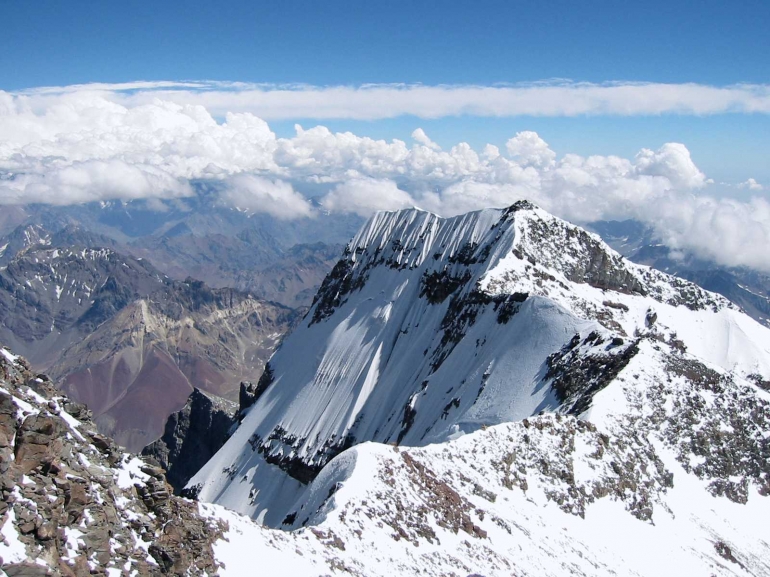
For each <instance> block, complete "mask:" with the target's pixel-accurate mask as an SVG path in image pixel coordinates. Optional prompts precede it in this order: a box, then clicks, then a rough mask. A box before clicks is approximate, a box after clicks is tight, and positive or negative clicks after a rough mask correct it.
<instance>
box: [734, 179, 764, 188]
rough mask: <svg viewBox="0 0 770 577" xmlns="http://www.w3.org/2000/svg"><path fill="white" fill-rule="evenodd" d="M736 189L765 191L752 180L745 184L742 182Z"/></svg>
mask: <svg viewBox="0 0 770 577" xmlns="http://www.w3.org/2000/svg"><path fill="white" fill-rule="evenodd" d="M738 188H746V189H748V190H754V191H760V190H765V187H764V186H762V185H761V184H759V183H758V182H757V181H756V180H754V179H753V178H749V179H748V180H746V182H742V183H740V184H739V185H738Z"/></svg>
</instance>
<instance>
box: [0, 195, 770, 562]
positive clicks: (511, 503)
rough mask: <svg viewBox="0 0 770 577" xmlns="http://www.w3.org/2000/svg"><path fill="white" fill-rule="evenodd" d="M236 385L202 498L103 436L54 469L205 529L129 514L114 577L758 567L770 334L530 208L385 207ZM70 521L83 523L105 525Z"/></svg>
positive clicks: (769, 503) (8, 521)
mask: <svg viewBox="0 0 770 577" xmlns="http://www.w3.org/2000/svg"><path fill="white" fill-rule="evenodd" d="M30 377H31V375H27V376H26V377H25V378H24V379H16V380H15V381H14V383H18V384H14V387H15V389H14V390H15V391H17V392H14V393H13V394H14V395H16V396H17V397H18V396H19V393H18V391H20V392H21V393H22V394H23V395H24V396H23V398H22V400H23V401H25V402H26V403H27V405H23V404H21V405H20V404H19V402H18V401H15V400H14V403H16V406H18V407H20V408H21V409H22V410H26V411H27V414H29V413H31V412H34V411H40V412H42V413H44V414H45V411H54V412H55V411H56V410H58V409H59V407H63V406H65V405H66V401H64V400H61V399H57V398H53V404H51V405H46V403H45V401H44V400H40V401H39V402H38V399H37V397H35V396H34V395H33V394H32V393H31V392H29V391H28V390H27V389H28V387H25V386H24V385H23V383H24V382H25V379H29V378H30ZM243 393H244V394H242V395H241V396H242V401H253V404H252V405H251V406H250V408H248V409H246V410H242V411H241V415H242V416H243V420H242V422H241V424H240V426H239V428H238V429H237V430H236V431H235V432H234V434H233V435H232V436H231V437H230V439H229V441H228V442H227V443H226V444H225V445H224V446H223V447H222V449H221V450H220V451H219V452H218V453H217V454H216V455H215V456H214V457H213V458H212V459H211V460H210V461H209V462H208V463H207V465H206V466H204V468H203V469H202V470H201V471H200V472H199V473H198V474H197V476H196V477H195V478H193V480H192V481H191V482H190V484H189V485H188V487H187V489H186V494H187V495H190V496H193V495H197V497H198V499H199V500H200V501H201V502H200V503H199V504H198V507H197V509H196V510H193V509H191V508H190V507H189V502H187V501H184V500H179V499H177V498H176V497H173V496H169V495H168V494H167V491H168V487H166V493H165V494H164V493H163V491H160V490H159V489H158V483H160V485H161V486H163V483H162V478H161V477H157V479H159V481H153V480H152V479H150V477H152V474H155V473H154V472H153V473H152V474H148V473H146V472H144V471H143V470H142V469H141V464H139V463H134V464H133V465H130V459H127V458H124V457H120V456H118V457H117V459H118V460H117V461H116V462H117V463H118V465H110V464H109V463H106V464H105V465H102V464H101V461H97V457H96V456H94V455H95V453H94V451H97V450H98V447H99V446H100V445H96V446H94V447H93V450H92V447H91V446H90V445H89V443H88V442H87V441H86V443H84V446H83V447H82V449H79V450H86V451H88V460H89V464H93V463H94V462H95V461H96V462H97V467H86V466H84V465H82V464H80V465H78V463H77V460H73V459H70V460H69V461H72V463H71V464H70V462H69V461H68V463H67V465H68V466H71V467H75V466H77V469H78V473H77V474H78V475H82V476H84V478H86V479H88V480H90V479H91V476H92V475H93V474H96V473H97V472H102V473H109V474H110V475H111V476H117V477H118V478H120V477H121V475H125V470H127V469H130V470H131V471H133V473H134V475H135V478H134V479H133V482H134V483H136V484H137V485H139V487H137V488H136V489H135V491H136V494H137V496H139V497H140V500H141V501H142V502H143V501H144V499H145V497H147V500H148V502H149V503H150V505H151V507H154V506H156V505H155V501H154V499H156V498H157V502H159V503H160V504H161V506H162V508H163V510H166V509H168V508H169V507H171V508H172V510H174V508H176V509H179V510H180V511H184V512H185V515H186V517H185V518H184V523H183V525H182V527H181V528H180V529H181V530H185V529H184V528H185V527H188V526H189V527H191V528H192V530H193V531H196V530H197V528H199V527H202V526H203V527H208V528H209V530H210V531H211V532H210V533H207V538H206V539H205V540H198V541H195V545H196V546H197V545H200V546H201V549H200V551H201V553H202V555H201V556H200V559H201V561H202V562H203V563H205V564H206V568H204V567H202V565H201V564H198V565H197V567H195V566H192V565H190V563H191V562H192V563H195V561H196V560H197V559H198V557H197V554H195V555H193V556H192V557H191V556H190V555H188V554H187V551H185V550H184V548H179V547H176V543H177V542H178V540H172V541H171V543H169V539H168V537H169V536H173V535H178V533H176V531H177V529H175V528H174V527H173V526H171V524H169V525H166V524H163V523H156V522H155V520H156V519H158V520H163V519H164V517H163V516H162V515H160V514H158V516H157V517H156V518H152V517H151V518H150V520H149V521H148V523H147V527H146V528H144V529H142V530H143V531H144V534H145V535H146V536H147V537H148V538H149V539H150V541H149V543H151V544H150V545H149V547H148V552H149V554H148V555H144V556H142V555H141V553H142V552H141V551H139V547H140V546H141V545H140V544H139V540H138V539H137V538H136V537H135V536H134V534H133V533H131V532H130V529H133V527H134V526H133V525H130V524H126V523H125V522H124V523H122V525H121V527H123V526H125V527H124V529H125V530H124V529H121V530H120V532H121V534H123V533H126V535H125V536H124V537H123V538H124V539H126V540H127V543H128V544H129V545H130V547H128V546H126V547H125V549H119V548H118V547H117V545H115V547H116V549H115V550H116V551H124V552H127V555H125V557H128V559H126V560H125V562H128V563H129V565H128V566H127V568H133V567H135V566H136V567H138V566H140V565H139V563H145V564H146V565H145V567H147V568H148V570H147V573H148V574H163V573H169V572H171V573H173V572H174V570H177V569H178V570H180V571H181V573H180V574H186V573H184V571H182V569H183V568H184V567H185V566H188V567H189V568H188V569H187V571H188V572H189V573H190V574H209V575H210V574H213V573H216V574H217V575H222V576H225V577H228V576H242V575H252V574H254V572H255V570H262V571H264V572H268V573H276V574H282V575H288V576H292V577H294V576H296V577H306V576H307V577H316V576H319V575H356V576H362V577H363V576H365V577H379V576H383V577H384V576H393V575H431V576H439V575H444V576H446V575H454V576H460V577H468V576H471V575H475V576H478V575H483V576H485V577H496V576H500V577H502V576H506V577H508V576H510V575H529V576H543V575H553V576H556V575H585V576H588V575H590V576H597V575H601V576H604V575H607V576H609V575H615V576H617V575H628V576H632V575H633V576H639V575H649V576H668V575H685V574H686V575H690V574H692V575H720V576H721V575H742V576H745V575H753V576H761V575H770V546H769V545H768V543H767V538H766V523H767V519H768V515H770V499H768V496H770V331H768V329H766V328H764V327H762V326H761V325H759V324H758V323H756V322H755V321H754V320H752V319H750V318H749V317H747V316H746V315H744V314H743V313H742V312H741V311H740V310H739V309H738V308H737V307H736V306H734V305H732V304H730V303H729V302H728V301H726V300H725V299H723V298H722V297H719V296H717V295H714V294H712V293H708V292H706V291H703V290H701V289H699V288H698V287H696V286H695V285H692V284H690V283H688V282H686V281H681V280H679V279H675V278H673V277H669V276H667V275H665V274H662V273H658V272H656V271H653V270H651V269H648V268H646V267H641V266H637V265H635V264H632V263H629V262H627V261H625V260H624V259H623V258H621V257H620V256H619V255H618V254H617V253H615V252H613V251H612V250H611V249H609V248H608V247H607V246H606V245H604V244H603V243H602V242H601V241H600V240H599V239H598V237H596V236H593V235H590V234H588V233H586V232H584V231H582V230H581V229H579V228H577V227H574V226H572V225H569V224H568V223H565V222H563V221H561V220H559V219H556V218H554V217H552V216H550V215H549V214H547V213H545V212H543V211H541V210H540V209H537V208H535V207H533V206H531V205H529V204H527V203H518V204H516V205H514V206H513V207H511V208H510V209H508V210H487V211H481V212H477V213H471V214H468V215H464V216H461V217H457V218H454V219H446V220H445V219H441V218H439V217H437V216H435V215H432V214H429V213H425V212H422V211H417V210H410V211H402V212H399V213H382V214H379V215H377V216H375V217H373V218H372V219H371V220H370V221H369V223H368V224H367V225H366V226H365V227H364V228H363V229H362V230H361V231H360V233H359V234H358V235H357V236H356V237H355V238H354V240H353V241H352V242H351V243H350V245H349V247H348V250H347V251H346V253H345V255H344V256H343V258H342V259H341V260H340V262H339V263H338V264H337V266H336V267H335V270H334V271H333V272H332V273H331V274H330V275H329V276H328V277H327V279H326V281H325V282H324V284H323V287H322V289H321V290H320V291H319V293H318V296H317V298H316V302H315V303H314V305H313V307H312V308H311V310H310V312H309V313H308V315H307V317H306V318H305V319H304V321H303V324H302V325H301V326H300V327H299V328H298V329H297V330H296V331H295V332H294V333H292V335H290V336H289V337H288V338H287V339H286V340H285V341H284V343H283V345H282V346H281V347H280V348H279V349H278V351H277V352H276V353H275V355H274V356H273V358H272V359H271V361H270V370H268V371H266V374H265V377H264V378H263V379H262V381H261V382H260V383H259V384H258V385H257V386H256V388H255V390H251V389H249V390H244V391H243ZM246 404H248V403H245V404H244V402H242V403H241V406H242V407H245V405H246ZM25 407H26V409H25ZM41 407H48V408H44V409H43V410H42V411H41V409H40V408H41ZM30 409H31V410H30ZM244 413H245V416H244ZM541 413H542V414H541ZM46 416H47V414H46ZM51 418H52V417H51ZM14 427H15V428H16V429H18V428H19V423H18V422H16V423H15V424H14ZM21 428H22V429H23V428H24V425H21ZM17 438H19V437H18V436H17ZM77 438H78V437H77V435H76V434H75V432H72V433H71V434H70V435H69V436H67V440H68V442H73V441H74V440H76V439H77ZM0 440H1V439H0ZM99 443H100V444H101V445H104V443H103V442H102V441H100V442H99ZM113 450H114V449H113ZM4 454H5V453H4ZM68 458H69V457H68ZM8 459H10V457H9V458H6V460H8ZM15 459H16V460H18V459H19V457H18V455H16V456H15ZM110 462H112V461H110ZM43 465H44V464H43ZM13 466H14V467H15V466H16V464H14V465H13ZM100 467H101V468H100ZM105 467H106V468H105ZM109 467H113V470H109V471H108V470H107V469H109ZM121 469H122V470H123V472H121ZM50 474H51V473H50V469H46V468H45V466H42V468H40V467H38V468H37V469H35V470H33V472H32V473H28V475H30V476H31V475H37V476H40V475H50ZM53 474H54V475H56V474H57V473H56V472H55V471H54V473H53ZM142 474H143V476H142ZM88 482H90V481H88ZM54 483H55V481H54ZM148 483H149V484H150V485H152V486H153V487H154V488H152V489H151V490H150V491H149V492H148V491H147V484H148ZM90 486H91V491H92V492H93V491H99V488H98V487H96V486H95V485H90ZM108 486H109V485H108ZM143 486H144V487H145V488H142V487H143ZM26 490H27V488H25V487H22V492H23V491H26ZM29 494H30V495H32V492H31V491H29ZM100 494H101V493H100ZM117 494H120V495H121V496H122V499H119V500H117V501H116V502H118V503H119V504H120V505H121V507H123V508H125V507H126V506H127V507H128V508H129V509H130V510H134V511H136V512H137V513H138V514H140V515H141V514H146V513H145V509H143V508H142V507H143V506H142V503H141V502H139V501H137V500H136V499H131V497H132V496H131V495H130V494H128V493H124V492H123V493H117ZM3 496H4V498H5V496H6V495H5V492H3ZM23 496H24V497H25V498H27V493H23ZM103 498H104V499H105V501H107V502H109V503H111V502H112V501H110V500H109V499H111V498H112V497H110V496H109V493H105V495H104V496H103ZM125 499H130V500H131V502H129V503H127V502H126V501H125ZM40 502H42V501H40ZM93 502H94V503H97V502H99V499H98V498H96V497H95V498H94V500H93ZM185 503H187V505H186V504H185ZM222 505H224V506H225V507H228V508H230V509H234V510H235V511H232V510H231V511H228V510H227V509H225V508H223V507H222ZM151 507H150V508H151ZM145 508H147V505H146V504H145ZM91 509H93V510H96V506H95V505H94V506H93V507H92V508H89V510H91ZM9 511H10V508H9ZM13 511H14V516H13V517H11V516H10V514H8V513H6V514H3V517H4V523H5V524H4V525H3V526H2V534H3V535H4V537H5V539H6V540H7V543H8V544H9V548H10V550H9V549H6V548H2V554H3V557H4V558H5V556H6V554H18V551H19V547H20V545H19V543H21V547H26V550H27V552H28V554H29V552H30V551H34V552H35V555H37V556H38V559H41V560H45V559H48V557H43V556H42V555H43V553H44V552H46V551H50V550H51V546H52V545H56V546H57V547H58V546H59V541H52V542H48V543H42V544H41V543H39V539H38V538H37V535H36V534H35V539H37V540H36V541H32V537H29V536H28V535H31V534H27V533H25V531H27V530H28V528H29V526H30V525H29V523H32V522H31V521H30V522H28V521H26V518H27V517H29V518H32V516H31V513H30V512H29V511H32V512H33V513H34V512H35V509H34V507H33V506H32V504H30V502H28V500H18V501H16V502H15V503H14V504H13ZM239 512H240V513H243V514H244V515H241V514H239ZM0 514H2V513H1V512H0ZM118 514H119V515H121V516H123V513H122V512H121V511H118ZM21 515H25V520H22V519H21ZM92 515H93V512H92ZM127 515H129V516H130V513H128V514H127ZM82 518H83V519H85V521H84V522H83V528H78V531H81V532H84V533H85V532H86V531H85V530H86V529H87V530H88V531H97V535H101V525H100V524H99V523H93V522H92V520H91V519H90V517H89V515H87V514H85V513H83V515H82ZM100 518H101V517H99V519H100ZM121 518H122V517H121ZM35 519H36V517H35ZM97 521H98V519H97ZM31 526H32V527H36V526H37V525H36V524H35V523H32V525H31ZM41 526H42V524H41ZM169 527H170V529H169ZM177 527H178V525H177ZM36 530H37V529H35V531H36ZM136 530H137V531H138V529H136ZM68 531H70V530H69V529H65V533H66V535H69V534H70V533H71V531H70V532H68ZM72 534H73V535H74V538H73V547H72V548H68V547H67V546H66V543H65V544H64V545H62V547H60V548H59V551H62V552H64V553H62V554H64V555H68V556H71V555H72V553H69V552H67V549H70V550H72V551H77V549H78V547H81V550H85V551H86V553H88V559H91V555H92V552H91V551H93V550H95V549H94V547H93V546H92V545H90V540H89V539H87V538H82V539H81V540H82V541H83V545H79V544H78V541H77V539H78V535H77V534H74V533H72ZM25 535H27V537H25ZM164 538H165V539H166V541H165V544H164V543H163V542H161V543H160V544H161V548H158V547H155V546H153V544H152V540H153V539H158V540H162V539H164ZM65 541H68V539H67V540H65ZM137 545H139V547H137ZM168 545H171V546H170V547H169V546H168ZM111 546H112V545H111ZM87 547H91V548H92V549H91V550H88V549H87ZM209 551H210V553H209ZM22 552H23V549H22ZM97 552H98V553H99V554H102V553H101V550H99V551H97ZM164 554H168V555H169V557H168V559H167V558H166V557H164V556H163V555H164ZM121 555H123V553H121ZM151 558H152V559H155V561H156V563H157V565H153V564H152V559H151ZM94 559H95V561H94V563H97V561H96V560H98V557H94ZM105 559H106V557H105ZM133 559H137V561H136V562H135V561H133ZM123 562H124V559H123V558H121V563H123ZM166 562H168V563H169V566H171V564H174V567H175V568H176V569H174V570H168V569H167V568H166V566H165V563H166ZM217 566H218V567H217ZM215 567H217V568H215ZM257 567H258V569H255V568H257ZM140 574H143V573H142V572H141V571H140Z"/></svg>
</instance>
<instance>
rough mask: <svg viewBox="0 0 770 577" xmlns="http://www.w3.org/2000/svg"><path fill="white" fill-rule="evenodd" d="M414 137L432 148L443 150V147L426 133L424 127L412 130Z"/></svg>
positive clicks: (418, 141)
mask: <svg viewBox="0 0 770 577" xmlns="http://www.w3.org/2000/svg"><path fill="white" fill-rule="evenodd" d="M412 138H413V139H414V141H415V142H417V143H418V144H422V145H423V146H427V147H428V148H430V149H431V150H441V147H440V146H439V145H438V144H436V143H435V142H433V141H432V140H431V139H430V138H428V135H427V134H425V131H424V130H423V129H422V128H415V130H414V132H412Z"/></svg>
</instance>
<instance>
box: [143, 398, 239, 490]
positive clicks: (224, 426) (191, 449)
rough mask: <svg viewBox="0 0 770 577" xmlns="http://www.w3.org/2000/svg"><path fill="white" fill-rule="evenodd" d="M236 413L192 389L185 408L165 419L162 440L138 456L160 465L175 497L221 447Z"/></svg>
mask: <svg viewBox="0 0 770 577" xmlns="http://www.w3.org/2000/svg"><path fill="white" fill-rule="evenodd" d="M242 386H243V385H242ZM236 412H237V405H236V404H235V403H233V402H231V401H227V400H226V399H222V398H218V397H215V396H213V395H209V394H207V393H204V392H203V391H201V390H200V389H194V390H193V392H192V393H191V394H190V396H189V397H188V398H187V403H186V404H185V406H184V407H182V409H181V410H180V411H177V412H176V413H173V414H172V415H171V416H169V418H168V420H167V421H166V428H165V431H164V433H163V436H162V437H161V438H160V439H158V440H157V441H155V442H153V443H151V444H150V445H148V446H147V447H145V448H144V450H143V451H142V455H146V456H149V457H153V458H154V459H155V460H156V461H157V462H158V463H160V465H161V466H162V467H163V468H164V469H165V470H166V471H167V474H166V478H167V479H168V482H169V483H170V484H171V486H172V487H173V488H174V492H175V493H177V494H178V493H179V491H180V490H181V489H182V488H183V487H184V486H185V485H186V484H187V481H189V480H190V478H191V477H192V476H193V475H194V474H195V473H197V472H198V470H199V469H200V468H201V467H202V466H203V465H205V464H206V462H207V461H208V460H209V459H210V458H211V457H213V456H214V453H216V452H217V451H218V450H219V449H220V448H221V447H222V445H224V444H225V441H227V439H228V437H229V435H230V431H231V429H232V427H233V425H234V424H235V423H236Z"/></svg>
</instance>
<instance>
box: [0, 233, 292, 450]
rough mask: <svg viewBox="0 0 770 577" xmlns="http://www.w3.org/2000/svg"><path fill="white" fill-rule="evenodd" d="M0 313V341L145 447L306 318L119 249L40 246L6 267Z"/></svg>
mask: <svg viewBox="0 0 770 577" xmlns="http://www.w3.org/2000/svg"><path fill="white" fill-rule="evenodd" d="M0 320H2V327H1V328H0V338H3V339H5V340H6V342H9V343H11V345H12V346H13V347H14V349H15V350H18V351H20V352H21V353H23V354H24V355H25V356H27V357H28V358H29V359H30V361H31V362H32V364H33V366H34V367H35V368H36V369H37V370H46V371H48V372H50V373H51V375H52V376H53V377H54V378H56V379H57V380H59V379H60V380H61V381H62V387H63V388H64V390H65V391H66V392H67V393H68V394H69V395H71V396H72V397H73V398H74V399H76V400H78V401H80V402H85V403H87V404H88V405H89V407H90V408H91V409H92V410H93V411H94V413H95V415H96V422H97V423H98V425H99V427H100V428H101V430H102V431H103V432H104V433H106V434H109V435H111V436H113V437H114V438H115V439H116V440H117V441H118V442H119V443H121V444H122V445H123V446H126V447H128V448H129V449H131V450H134V451H139V450H141V449H142V448H143V447H144V446H145V445H147V444H148V443H150V442H152V441H154V440H155V439H157V438H158V437H159V436H160V435H161V433H162V431H163V425H164V423H165V420H166V418H167V417H168V416H169V415H170V414H171V413H173V412H174V411H176V410H178V409H180V408H181V407H182V406H183V405H184V403H185V400H186V399H187V397H188V395H189V394H190V393H191V392H192V390H193V388H194V387H198V388H200V389H202V390H205V391H208V392H210V393H213V394H215V395H219V396H228V395H229V396H230V397H231V398H235V397H236V396H237V394H238V386H239V383H240V382H241V381H242V380H244V379H247V380H248V379H256V378H258V376H259V375H260V374H261V373H262V370H263V368H264V364H265V361H266V360H267V358H268V357H269V356H270V354H271V353H272V351H273V350H274V348H275V347H276V345H277V344H278V342H279V340H280V338H281V337H282V336H283V334H284V333H285V332H286V331H287V330H288V329H289V328H290V327H291V326H292V324H293V323H295V322H296V321H297V320H298V315H297V313H296V312H295V311H293V310H292V309H289V308H287V307H283V306H281V305H278V304H275V303H270V302H264V301H260V300H257V299H254V298H253V297H251V296H250V295H248V294H246V293H242V292H240V291H237V290H232V289H214V290H212V289H209V288H208V287H206V286H205V285H204V284H203V283H201V282H199V281H194V280H192V279H188V280H187V281H185V282H178V281H173V280H171V279H169V278H167V277H166V276H165V275H162V274H161V273H160V272H159V271H158V270H157V269H155V268H154V267H153V266H152V265H150V264H149V263H148V262H147V261H146V260H141V259H135V258H132V257H129V256H125V255H121V254H120V253H117V252H115V251H112V250H110V249H89V248H45V247H40V246H33V247H31V248H29V249H27V250H25V251H24V252H23V253H21V254H19V255H17V257H16V258H14V259H13V260H12V261H11V262H10V263H9V264H8V266H7V267H6V268H5V270H0Z"/></svg>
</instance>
